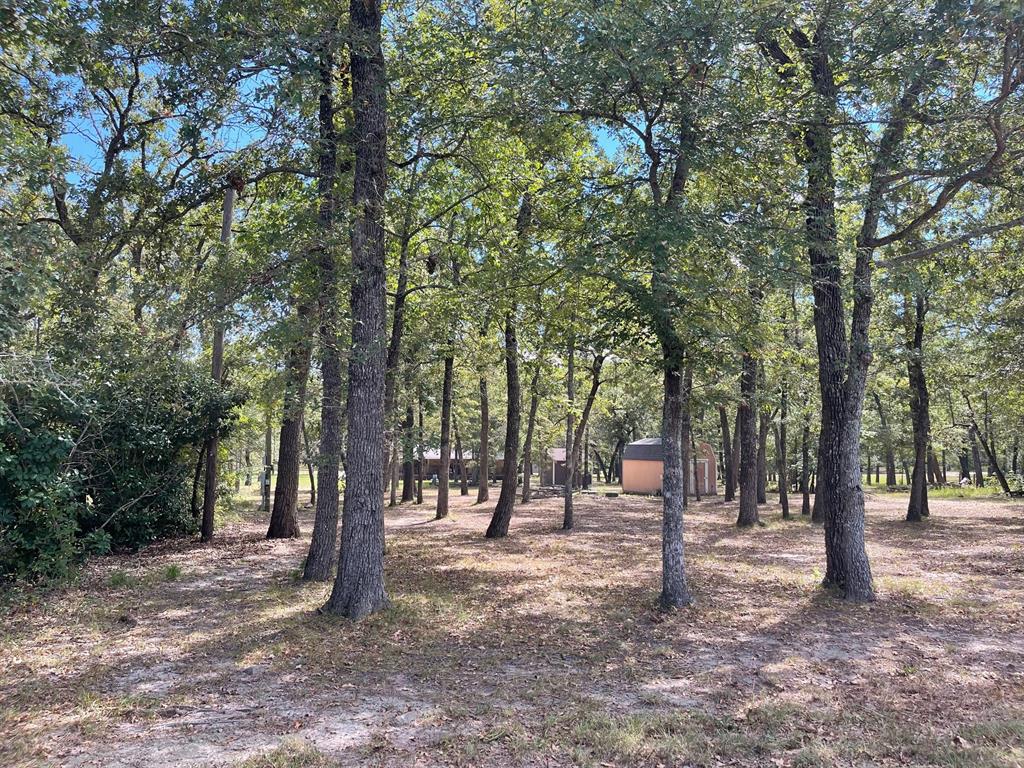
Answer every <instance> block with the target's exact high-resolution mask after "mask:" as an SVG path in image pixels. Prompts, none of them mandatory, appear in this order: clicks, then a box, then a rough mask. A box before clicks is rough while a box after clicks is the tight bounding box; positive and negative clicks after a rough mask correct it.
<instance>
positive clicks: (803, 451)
mask: <svg viewBox="0 0 1024 768" xmlns="http://www.w3.org/2000/svg"><path fill="white" fill-rule="evenodd" d="M810 422H811V417H810V416H809V415H808V416H805V417H804V431H803V434H802V435H801V438H800V497H801V501H800V514H801V515H810V514H811V485H810V475H811V423H810Z"/></svg>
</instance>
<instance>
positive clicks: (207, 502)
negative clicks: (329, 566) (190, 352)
mask: <svg viewBox="0 0 1024 768" xmlns="http://www.w3.org/2000/svg"><path fill="white" fill-rule="evenodd" d="M234 217H235V188H234V186H232V185H231V184H230V183H229V184H228V185H227V186H226V187H225V188H224V209H223V212H222V216H221V225H220V242H221V244H222V245H223V246H224V248H225V249H227V248H230V247H231V223H232V221H233V220H234ZM210 375H211V377H212V378H213V381H214V383H215V384H216V385H217V386H218V387H219V386H221V385H223V383H224V320H223V318H222V317H218V318H217V320H216V321H215V323H214V328H213V350H212V355H211V364H210ZM218 428H219V427H218ZM219 447H220V437H219V436H218V435H216V434H215V435H214V436H213V437H211V438H210V439H209V440H207V441H206V481H205V485H204V486H203V522H202V527H201V529H200V536H199V538H200V541H211V540H212V539H213V512H214V508H215V507H216V506H217V479H218V475H217V453H218V449H219Z"/></svg>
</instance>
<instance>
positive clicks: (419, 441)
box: [416, 395, 424, 504]
mask: <svg viewBox="0 0 1024 768" xmlns="http://www.w3.org/2000/svg"><path fill="white" fill-rule="evenodd" d="M416 407H417V409H418V419H419V429H418V430H417V431H416V460H417V461H418V462H419V465H420V467H419V471H418V472H417V473H416V503H417V504H422V503H423V472H424V465H423V398H422V397H421V396H420V395H417V396H416Z"/></svg>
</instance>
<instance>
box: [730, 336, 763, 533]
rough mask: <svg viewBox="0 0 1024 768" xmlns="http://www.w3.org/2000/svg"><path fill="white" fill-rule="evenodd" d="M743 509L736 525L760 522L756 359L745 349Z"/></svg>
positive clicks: (741, 418) (741, 422) (742, 386)
mask: <svg viewBox="0 0 1024 768" xmlns="http://www.w3.org/2000/svg"><path fill="white" fill-rule="evenodd" d="M736 418H737V420H738V423H739V426H740V471H739V482H740V511H739V516H738V517H737V518H736V525H737V526H739V527H740V528H747V527H750V526H752V525H756V524H757V523H759V522H760V518H759V517H758V513H757V484H758V477H757V476H758V471H757V454H758V448H757V360H755V359H754V357H753V356H752V355H751V354H749V353H747V352H745V353H744V354H743V363H742V368H741V372H740V406H739V412H738V414H737V416H736Z"/></svg>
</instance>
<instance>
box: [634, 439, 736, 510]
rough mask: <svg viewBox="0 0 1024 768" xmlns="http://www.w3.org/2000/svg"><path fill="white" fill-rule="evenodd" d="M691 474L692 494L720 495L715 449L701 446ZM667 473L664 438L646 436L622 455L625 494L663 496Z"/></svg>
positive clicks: (691, 468) (705, 445)
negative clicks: (696, 490) (662, 489)
mask: <svg viewBox="0 0 1024 768" xmlns="http://www.w3.org/2000/svg"><path fill="white" fill-rule="evenodd" d="M689 464H690V466H689V467H688V471H689V474H690V482H689V485H688V488H689V491H690V494H691V495H693V493H694V489H695V488H696V489H698V490H699V491H700V493H701V495H702V496H705V495H707V496H715V495H717V494H718V482H717V476H718V464H717V461H716V459H715V449H714V448H712V447H711V445H710V444H708V443H698V444H697V466H696V471H694V466H693V459H692V457H691V459H690V461H689ZM662 472H663V461H662V447H661V438H660V437H646V438H644V439H643V440H637V441H636V442H632V443H629V445H627V446H626V447H625V449H624V450H623V452H622V491H623V493H661V477H662Z"/></svg>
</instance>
